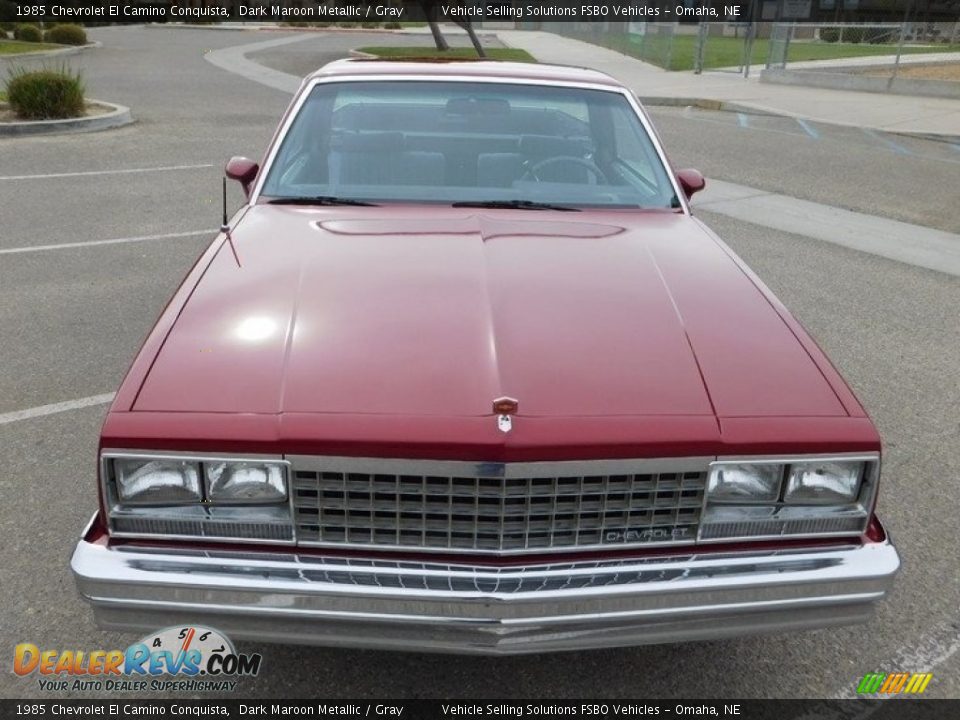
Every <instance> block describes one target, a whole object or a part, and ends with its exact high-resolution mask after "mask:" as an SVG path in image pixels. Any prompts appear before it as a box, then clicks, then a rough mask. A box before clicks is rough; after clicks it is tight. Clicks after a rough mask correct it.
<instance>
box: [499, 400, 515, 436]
mask: <svg viewBox="0 0 960 720" xmlns="http://www.w3.org/2000/svg"><path fill="white" fill-rule="evenodd" d="M519 407H520V403H519V402H518V401H517V400H515V399H513V398H511V397H501V398H497V399H496V400H494V401H493V412H494V414H496V416H497V429H498V430H499V431H500V432H505V433H508V432H510V431H511V430H512V429H513V420H512V419H511V417H510V416H511V415H515V414H516V412H517V410H518V409H519Z"/></svg>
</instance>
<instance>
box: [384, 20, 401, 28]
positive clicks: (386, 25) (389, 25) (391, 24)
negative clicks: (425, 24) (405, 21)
mask: <svg viewBox="0 0 960 720" xmlns="http://www.w3.org/2000/svg"><path fill="white" fill-rule="evenodd" d="M383 27H384V28H386V29H387V30H399V29H400V28H402V27H403V25H401V24H400V23H398V22H397V21H396V20H391V21H390V22H385V23H384V24H383Z"/></svg>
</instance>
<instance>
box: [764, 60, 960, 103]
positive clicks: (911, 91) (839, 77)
mask: <svg viewBox="0 0 960 720" xmlns="http://www.w3.org/2000/svg"><path fill="white" fill-rule="evenodd" d="M864 67H867V68H868V67H870V66H864ZM760 82H762V83H774V84H776V85H800V86H802V87H816V88H825V89H827V90H853V91H855V92H872V93H886V94H894V95H910V96H914V97H939V98H947V99H948V100H960V83H958V82H951V81H949V80H925V79H921V78H903V77H898V78H896V79H894V80H893V83H892V84H891V83H890V79H889V78H887V77H882V76H879V77H875V76H864V75H860V74H858V73H852V72H843V71H837V70H828V69H826V68H825V69H823V70H820V71H815V70H780V69H769V70H761V71H760Z"/></svg>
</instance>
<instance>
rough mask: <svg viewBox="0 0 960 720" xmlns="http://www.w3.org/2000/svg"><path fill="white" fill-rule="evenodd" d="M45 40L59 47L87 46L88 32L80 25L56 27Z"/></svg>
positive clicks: (47, 34)
mask: <svg viewBox="0 0 960 720" xmlns="http://www.w3.org/2000/svg"><path fill="white" fill-rule="evenodd" d="M43 39H44V40H46V41H47V42H51V43H57V44H58V45H86V44H87V32H86V30H84V29H83V28H82V27H80V26H79V25H54V26H53V27H52V28H50V29H49V30H47V32H46V33H44V36H43Z"/></svg>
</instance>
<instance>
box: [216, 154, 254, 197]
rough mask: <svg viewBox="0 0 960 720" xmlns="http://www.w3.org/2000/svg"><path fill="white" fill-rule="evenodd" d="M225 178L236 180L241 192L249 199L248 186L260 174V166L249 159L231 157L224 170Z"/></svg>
mask: <svg viewBox="0 0 960 720" xmlns="http://www.w3.org/2000/svg"><path fill="white" fill-rule="evenodd" d="M224 172H225V173H226V175H227V177H228V178H230V179H231V180H236V181H237V182H239V183H240V184H241V185H242V186H243V192H244V193H245V194H246V196H247V197H250V186H251V185H253V181H254V180H256V179H257V173H258V172H260V166H259V165H257V164H256V163H255V162H254V161H253V160H251V159H250V158H245V157H239V156H237V157H232V158H230V161H229V162H228V163H227V167H226V168H225V169H224Z"/></svg>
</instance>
